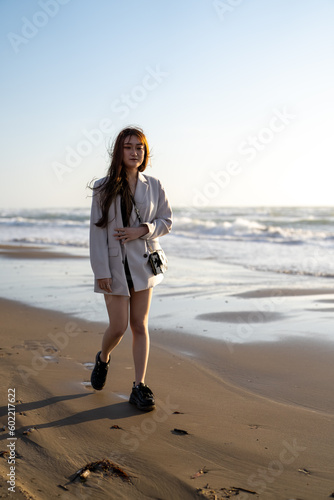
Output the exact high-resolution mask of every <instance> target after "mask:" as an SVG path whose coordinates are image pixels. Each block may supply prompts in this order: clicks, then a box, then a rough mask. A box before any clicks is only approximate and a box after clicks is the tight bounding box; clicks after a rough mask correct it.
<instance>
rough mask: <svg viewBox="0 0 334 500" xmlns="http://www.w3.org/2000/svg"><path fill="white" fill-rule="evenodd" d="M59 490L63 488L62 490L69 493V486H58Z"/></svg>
mask: <svg viewBox="0 0 334 500" xmlns="http://www.w3.org/2000/svg"><path fill="white" fill-rule="evenodd" d="M58 488H61V489H62V490H65V491H69V489H68V488H67V486H64V485H63V484H58Z"/></svg>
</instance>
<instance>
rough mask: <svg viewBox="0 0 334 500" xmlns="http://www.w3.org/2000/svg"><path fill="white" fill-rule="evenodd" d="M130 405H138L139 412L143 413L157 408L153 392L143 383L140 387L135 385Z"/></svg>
mask: <svg viewBox="0 0 334 500" xmlns="http://www.w3.org/2000/svg"><path fill="white" fill-rule="evenodd" d="M129 403H131V404H133V405H136V406H137V408H138V410H143V411H151V410H153V409H154V408H155V401H154V396H153V392H152V391H151V389H150V388H149V387H147V385H145V384H143V383H142V382H140V384H139V385H135V383H133V388H132V392H131V395H130V399H129Z"/></svg>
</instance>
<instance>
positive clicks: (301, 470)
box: [298, 469, 311, 474]
mask: <svg viewBox="0 0 334 500" xmlns="http://www.w3.org/2000/svg"><path fill="white" fill-rule="evenodd" d="M298 472H302V473H303V474H311V472H310V471H309V470H307V469H298Z"/></svg>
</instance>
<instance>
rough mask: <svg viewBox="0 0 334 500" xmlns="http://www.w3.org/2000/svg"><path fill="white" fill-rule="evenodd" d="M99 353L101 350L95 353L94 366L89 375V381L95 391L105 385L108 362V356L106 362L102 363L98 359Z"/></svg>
mask: <svg viewBox="0 0 334 500" xmlns="http://www.w3.org/2000/svg"><path fill="white" fill-rule="evenodd" d="M100 354H101V351H99V352H98V353H97V355H96V359H95V366H94V369H93V371H92V375H91V377H90V383H91V384H92V387H93V389H95V390H96V391H101V390H102V389H103V387H104V386H105V383H106V378H107V374H108V368H109V364H110V358H109V361H108V363H104V362H103V361H101V359H100Z"/></svg>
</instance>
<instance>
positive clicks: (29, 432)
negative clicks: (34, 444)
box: [23, 427, 36, 436]
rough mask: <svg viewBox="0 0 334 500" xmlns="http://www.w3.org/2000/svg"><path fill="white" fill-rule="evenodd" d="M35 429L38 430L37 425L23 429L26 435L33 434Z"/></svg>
mask: <svg viewBox="0 0 334 500" xmlns="http://www.w3.org/2000/svg"><path fill="white" fill-rule="evenodd" d="M35 430H36V427H29V429H26V430H25V431H23V434H25V435H26V436H29V434H31V433H32V432H34V431H35Z"/></svg>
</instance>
